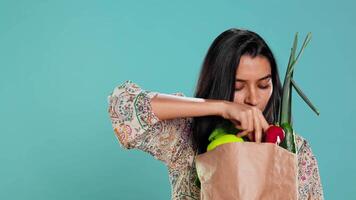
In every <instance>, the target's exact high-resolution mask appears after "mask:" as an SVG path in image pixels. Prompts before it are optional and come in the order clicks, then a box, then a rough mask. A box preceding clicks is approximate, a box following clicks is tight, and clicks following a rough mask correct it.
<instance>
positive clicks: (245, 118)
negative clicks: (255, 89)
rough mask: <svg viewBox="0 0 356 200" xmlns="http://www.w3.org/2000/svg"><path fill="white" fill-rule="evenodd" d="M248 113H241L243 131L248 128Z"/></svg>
mask: <svg viewBox="0 0 356 200" xmlns="http://www.w3.org/2000/svg"><path fill="white" fill-rule="evenodd" d="M247 117H248V116H247V114H246V113H242V114H241V119H240V123H241V128H242V130H243V131H246V130H247V129H248V120H247Z"/></svg>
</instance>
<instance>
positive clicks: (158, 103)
mask: <svg viewBox="0 0 356 200" xmlns="http://www.w3.org/2000/svg"><path fill="white" fill-rule="evenodd" d="M151 105H152V110H153V113H154V114H155V115H156V116H157V117H158V118H159V119H160V120H167V119H174V118H180V117H198V116H206V115H219V116H222V111H223V110H224V109H223V106H224V101H222V100H213V99H202V98H193V97H183V96H176V95H171V94H161V93H160V94H157V95H156V96H155V97H154V98H152V100H151Z"/></svg>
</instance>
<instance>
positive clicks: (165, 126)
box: [108, 80, 193, 169]
mask: <svg viewBox="0 0 356 200" xmlns="http://www.w3.org/2000/svg"><path fill="white" fill-rule="evenodd" d="M157 94H158V92H153V91H148V90H144V89H142V88H141V87H140V86H139V85H138V84H136V83H134V82H132V81H131V80H126V81H125V82H124V83H122V84H121V85H119V86H117V87H115V88H114V90H113V92H112V93H111V94H110V95H109V96H108V113H109V116H110V119H111V122H112V127H113V130H114V133H115V135H116V137H117V139H118V141H119V143H120V146H121V147H123V148H125V149H132V148H135V149H139V150H142V151H144V152H147V153H149V154H151V155H152V156H153V157H154V158H155V159H158V160H161V161H163V162H164V163H165V164H166V165H167V166H169V167H170V168H175V169H177V168H180V167H184V166H186V165H187V164H189V163H191V162H192V160H193V153H192V147H191V143H190V140H189V132H190V131H189V130H190V121H191V118H175V119H170V120H160V119H159V118H158V117H157V116H156V115H155V114H154V113H153V111H152V107H151V99H152V98H153V97H155V96H156V95H157ZM173 94H174V95H179V96H185V95H184V94H183V93H173Z"/></svg>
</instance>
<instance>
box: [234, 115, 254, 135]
mask: <svg viewBox="0 0 356 200" xmlns="http://www.w3.org/2000/svg"><path fill="white" fill-rule="evenodd" d="M243 119H244V121H243V123H245V125H247V126H245V127H244V130H243V131H242V132H241V133H239V134H237V136H238V137H244V136H246V135H247V134H249V133H250V132H251V130H253V123H252V119H251V115H250V114H245V115H244V118H243ZM251 127H252V128H251Z"/></svg>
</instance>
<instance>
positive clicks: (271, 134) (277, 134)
mask: <svg viewBox="0 0 356 200" xmlns="http://www.w3.org/2000/svg"><path fill="white" fill-rule="evenodd" d="M284 136H285V133H284V130H283V128H281V127H279V126H274V125H272V126H270V127H269V128H268V129H267V131H266V136H265V142H269V143H277V144H279V143H281V142H282V141H283V140H284Z"/></svg>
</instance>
